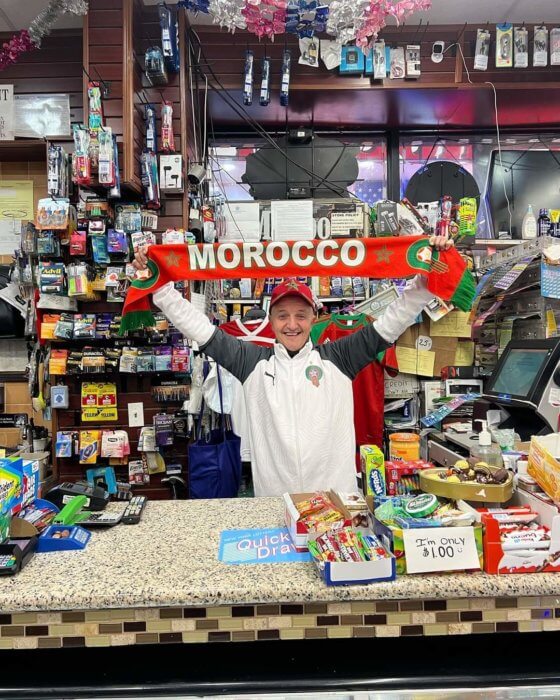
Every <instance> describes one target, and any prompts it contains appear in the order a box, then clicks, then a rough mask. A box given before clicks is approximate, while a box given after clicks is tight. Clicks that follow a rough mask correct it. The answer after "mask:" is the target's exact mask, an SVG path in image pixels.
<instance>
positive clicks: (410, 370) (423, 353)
mask: <svg viewBox="0 0 560 700" xmlns="http://www.w3.org/2000/svg"><path fill="white" fill-rule="evenodd" d="M395 351H396V354H397V362H398V365H399V372H402V373H403V374H418V375H420V376H421V377H433V376H434V365H435V361H436V353H435V352H433V351H432V350H416V349H415V348H403V347H399V346H398V345H397V347H396V348H395Z"/></svg>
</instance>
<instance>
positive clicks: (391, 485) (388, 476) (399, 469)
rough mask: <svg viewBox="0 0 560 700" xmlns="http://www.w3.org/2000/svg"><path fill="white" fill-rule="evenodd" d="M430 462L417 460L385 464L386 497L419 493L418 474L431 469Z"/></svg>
mask: <svg viewBox="0 0 560 700" xmlns="http://www.w3.org/2000/svg"><path fill="white" fill-rule="evenodd" d="M433 467H434V465H433V464H432V463H431V462H425V461H424V460H422V459H417V460H415V461H413V462H385V483H386V488H387V495H388V496H402V495H404V494H408V493H420V492H421V488H420V472H421V471H422V469H433Z"/></svg>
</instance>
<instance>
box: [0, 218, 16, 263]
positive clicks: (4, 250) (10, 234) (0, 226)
mask: <svg viewBox="0 0 560 700" xmlns="http://www.w3.org/2000/svg"><path fill="white" fill-rule="evenodd" d="M20 242H21V221H18V220H17V219H2V218H1V217H0V255H13V254H14V251H15V250H17V249H19V246H20Z"/></svg>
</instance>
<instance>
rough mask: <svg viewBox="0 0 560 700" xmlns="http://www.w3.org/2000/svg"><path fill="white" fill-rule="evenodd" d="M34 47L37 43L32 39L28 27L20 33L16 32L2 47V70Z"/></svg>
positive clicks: (0, 54)
mask: <svg viewBox="0 0 560 700" xmlns="http://www.w3.org/2000/svg"><path fill="white" fill-rule="evenodd" d="M34 48H35V44H34V43H33V42H32V41H31V37H30V36H29V32H28V31H27V29H24V30H23V31H21V32H19V33H18V34H14V36H13V37H12V38H11V39H10V40H9V41H6V42H5V43H4V44H3V45H2V48H1V49H0V70H4V68H7V67H8V66H9V65H11V64H12V63H15V62H16V61H17V60H18V58H19V57H20V55H21V54H22V53H26V52H27V51H31V50H32V49H34Z"/></svg>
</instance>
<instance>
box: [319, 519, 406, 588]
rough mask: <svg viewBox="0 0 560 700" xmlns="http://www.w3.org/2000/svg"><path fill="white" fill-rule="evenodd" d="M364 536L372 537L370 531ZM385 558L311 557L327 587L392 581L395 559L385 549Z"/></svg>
mask: <svg viewBox="0 0 560 700" xmlns="http://www.w3.org/2000/svg"><path fill="white" fill-rule="evenodd" d="M365 534H370V535H373V532H372V531H371V530H368V531H366V532H365ZM319 536H320V535H319V534H311V535H309V540H316V539H317V538H318V537H319ZM385 554H386V556H385V557H383V558H380V559H376V560H374V561H340V562H339V561H333V562H330V561H319V560H318V559H316V558H315V557H313V561H314V563H315V565H316V566H317V568H318V570H319V573H320V575H321V577H322V579H323V580H324V581H325V583H326V584H327V586H349V585H361V584H367V583H373V582H375V581H394V579H395V577H396V564H395V561H396V560H395V557H394V556H393V554H391V552H389V551H387V549H386V548H385Z"/></svg>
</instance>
